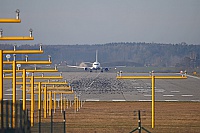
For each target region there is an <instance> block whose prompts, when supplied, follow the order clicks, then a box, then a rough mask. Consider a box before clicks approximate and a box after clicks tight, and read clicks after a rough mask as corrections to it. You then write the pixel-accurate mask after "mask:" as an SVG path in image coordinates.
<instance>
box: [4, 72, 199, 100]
mask: <svg viewBox="0 0 200 133" xmlns="http://www.w3.org/2000/svg"><path fill="white" fill-rule="evenodd" d="M137 75H140V74H137ZM143 75H144V74H143ZM147 75H148V74H147ZM159 75H163V74H159ZM167 75H174V74H167ZM63 77H64V79H66V80H67V81H68V82H69V83H70V84H71V86H72V87H73V89H74V91H75V92H76V95H77V96H79V97H80V98H81V99H82V100H86V101H151V80H150V79H133V80H122V79H120V80H117V79H116V73H106V72H105V73H100V72H92V73H89V72H65V73H63ZM199 86H200V78H198V77H194V76H190V75H188V79H156V81H155V100H156V101H196V102H199V101H200V88H199ZM21 94H22V91H21V89H20V86H17V99H21V98H22V96H21ZM63 96H66V97H67V98H69V99H73V97H74V95H63ZM35 98H36V99H37V95H35ZM56 98H57V99H59V98H60V96H59V95H57V97H56ZM4 99H12V81H11V80H4ZM27 99H30V95H27Z"/></svg>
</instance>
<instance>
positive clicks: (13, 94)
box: [12, 60, 16, 127]
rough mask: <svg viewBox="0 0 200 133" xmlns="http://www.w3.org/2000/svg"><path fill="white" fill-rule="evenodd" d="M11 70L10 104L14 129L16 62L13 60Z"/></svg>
mask: <svg viewBox="0 0 200 133" xmlns="http://www.w3.org/2000/svg"><path fill="white" fill-rule="evenodd" d="M12 63H13V64H12V68H13V73H12V74H13V75H12V76H13V80H12V87H13V88H12V91H13V93H12V104H13V127H15V108H16V107H15V104H16V61H15V60H14V61H13V62H12Z"/></svg>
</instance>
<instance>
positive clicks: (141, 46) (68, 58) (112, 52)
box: [0, 42, 200, 68]
mask: <svg viewBox="0 0 200 133" xmlns="http://www.w3.org/2000/svg"><path fill="white" fill-rule="evenodd" d="M0 49H13V46H12V45H8V44H1V45H0ZM17 49H39V45H20V46H17ZM43 50H44V54H42V55H34V56H33V55H29V58H30V59H41V60H45V59H47V58H48V55H51V57H52V61H53V63H54V64H62V65H66V64H70V65H79V64H80V63H81V62H83V61H87V62H93V61H95V51H96V50H98V61H99V62H101V63H103V64H106V65H108V64H113V65H116V64H118V65H128V66H159V67H160V66H161V67H171V66H178V67H180V66H181V67H185V68H189V67H190V68H196V67H199V66H200V45H188V44H186V43H180V44H158V43H145V42H137V43H136V42H131V43H129V42H127V43H126V42H120V43H108V44H94V45H44V46H43ZM4 58H5V57H4ZM17 58H20V59H22V60H23V59H25V57H24V55H20V56H18V57H17Z"/></svg>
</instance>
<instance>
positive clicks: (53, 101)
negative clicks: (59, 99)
mask: <svg viewBox="0 0 200 133" xmlns="http://www.w3.org/2000/svg"><path fill="white" fill-rule="evenodd" d="M53 96H54V101H53V102H54V105H53V107H54V113H56V92H55V91H54V94H53Z"/></svg>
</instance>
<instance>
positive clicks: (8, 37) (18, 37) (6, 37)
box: [0, 36, 34, 41]
mask: <svg viewBox="0 0 200 133" xmlns="http://www.w3.org/2000/svg"><path fill="white" fill-rule="evenodd" d="M20 40H34V37H29V36H3V37H0V41H20Z"/></svg>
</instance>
